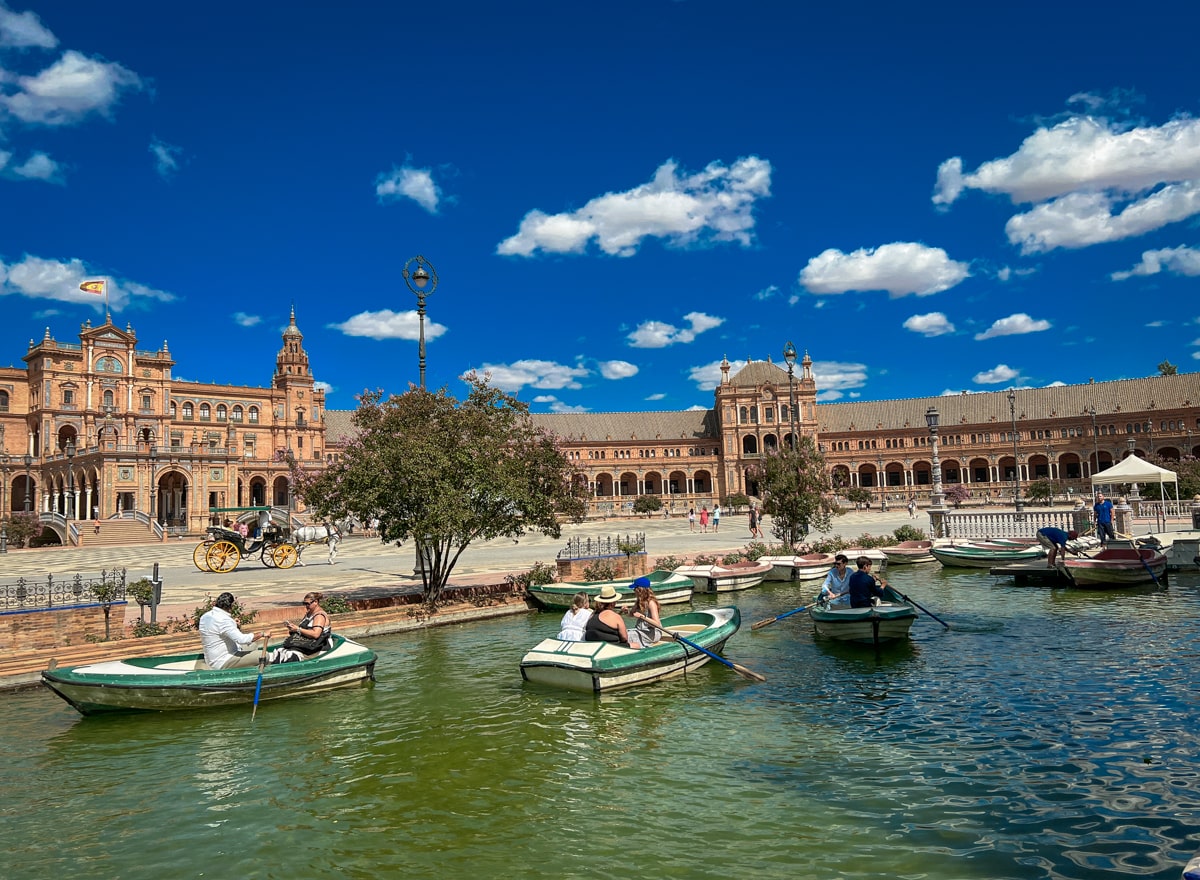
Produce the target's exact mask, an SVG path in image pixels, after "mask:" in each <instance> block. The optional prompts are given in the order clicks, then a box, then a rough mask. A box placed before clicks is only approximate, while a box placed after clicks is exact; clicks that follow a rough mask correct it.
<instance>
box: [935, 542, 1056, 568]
mask: <svg viewBox="0 0 1200 880" xmlns="http://www.w3.org/2000/svg"><path fill="white" fill-rule="evenodd" d="M930 552H931V553H932V554H933V558H934V559H936V560H937V561H938V562H940V563H941V564H942V565H944V566H946V567H947V568H992V567H993V566H996V565H1009V564H1011V563H1014V562H1030V561H1032V560H1035V559H1042V558H1043V557H1045V555H1046V551H1045V550H1043V549H1042V548H1041V546H1038V547H1029V548H1024V549H1021V548H1016V547H1005V546H996V547H983V546H973V545H969V544H963V545H959V546H953V547H931V548H930Z"/></svg>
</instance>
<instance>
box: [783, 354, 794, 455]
mask: <svg viewBox="0 0 1200 880" xmlns="http://www.w3.org/2000/svg"><path fill="white" fill-rule="evenodd" d="M783 359H784V360H785V361H787V365H788V416H789V417H790V418H791V422H792V449H795V448H796V377H795V374H794V373H793V372H792V371H793V370H794V369H795V367H796V346H794V345H792V341H791V340H790V339H789V340H788V344H787V345H785V346H784V347H783Z"/></svg>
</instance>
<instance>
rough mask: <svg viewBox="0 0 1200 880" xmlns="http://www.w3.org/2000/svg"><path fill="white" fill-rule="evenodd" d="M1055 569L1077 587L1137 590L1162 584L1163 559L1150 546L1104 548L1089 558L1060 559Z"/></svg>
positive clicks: (1159, 552)
mask: <svg viewBox="0 0 1200 880" xmlns="http://www.w3.org/2000/svg"><path fill="white" fill-rule="evenodd" d="M1058 569H1059V571H1062V572H1064V573H1065V574H1066V575H1067V577H1068V578H1070V579H1071V582H1072V583H1073V584H1074V585H1075V586H1077V587H1141V586H1145V585H1146V584H1153V583H1154V582H1155V580H1156V579H1157V580H1158V582H1159V583H1161V582H1162V579H1163V575H1164V574H1165V573H1166V571H1167V557H1166V555H1165V554H1164V553H1162V552H1161V551H1159V550H1156V549H1154V548H1152V547H1137V548H1135V547H1108V548H1106V549H1104V550H1100V551H1099V552H1097V553H1096V554H1094V555H1092V556H1079V557H1068V558H1065V559H1063V558H1061V557H1060V558H1059V560H1058Z"/></svg>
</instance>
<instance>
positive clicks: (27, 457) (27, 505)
mask: <svg viewBox="0 0 1200 880" xmlns="http://www.w3.org/2000/svg"><path fill="white" fill-rule="evenodd" d="M31 467H33V456H32V455H30V454H29V453H28V452H27V453H25V512H26V513H29V511H30V510H32V509H33V507H32V502H31V499H30V494H29V480H30V477H29V469H30V468H31Z"/></svg>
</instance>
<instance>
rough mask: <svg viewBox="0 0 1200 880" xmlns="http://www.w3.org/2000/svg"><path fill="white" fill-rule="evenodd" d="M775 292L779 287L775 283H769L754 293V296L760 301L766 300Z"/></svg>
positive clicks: (777, 291)
mask: <svg viewBox="0 0 1200 880" xmlns="http://www.w3.org/2000/svg"><path fill="white" fill-rule="evenodd" d="M777 293H779V288H778V287H777V286H776V285H774V284H771V285H769V286H767V287H764V288H763V289H762V290H760V291H759V292H758V293H756V294H754V298H755V299H757V300H760V301H761V300H767V299H770V298H771V297H773V296H774V295H775V294H777Z"/></svg>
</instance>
